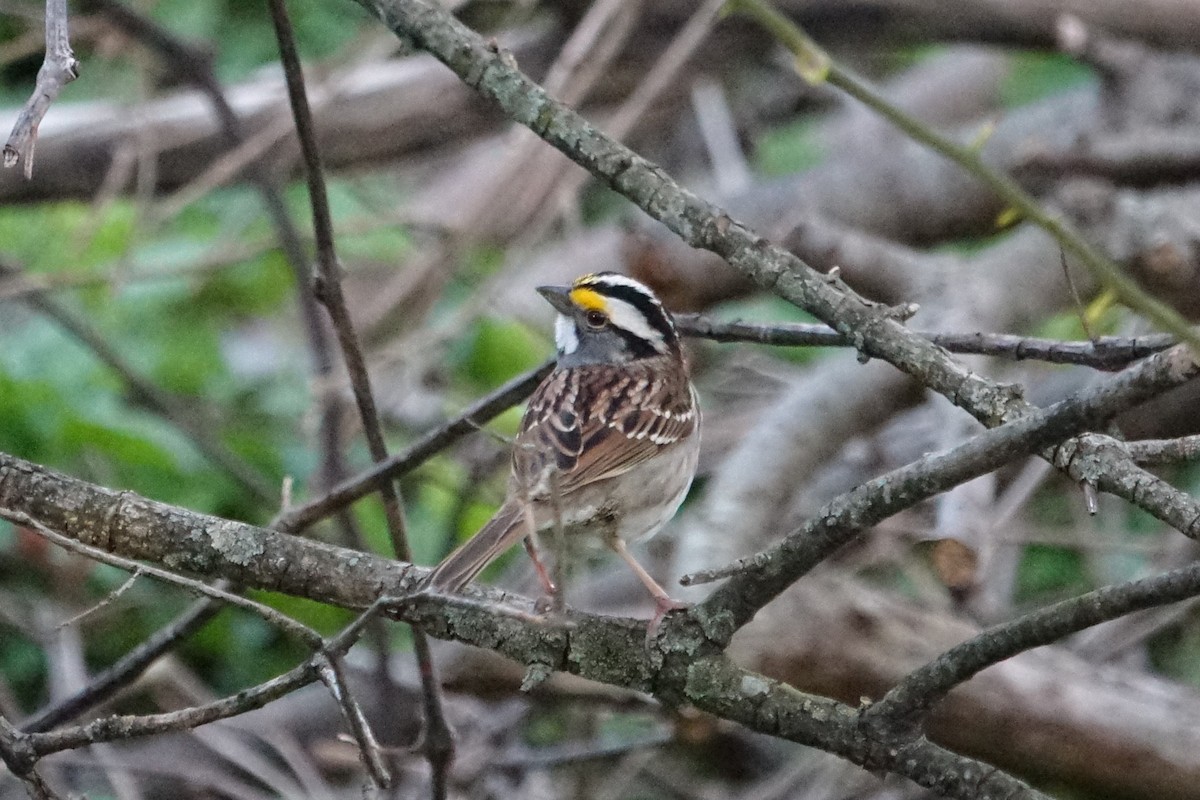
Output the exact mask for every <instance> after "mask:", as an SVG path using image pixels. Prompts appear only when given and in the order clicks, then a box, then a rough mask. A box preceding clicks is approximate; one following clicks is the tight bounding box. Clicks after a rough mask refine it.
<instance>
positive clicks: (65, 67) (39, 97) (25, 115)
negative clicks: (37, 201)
mask: <svg viewBox="0 0 1200 800" xmlns="http://www.w3.org/2000/svg"><path fill="white" fill-rule="evenodd" d="M78 77H79V62H78V61H77V60H76V59H75V54H74V53H73V52H71V40H70V36H69V33H68V29H67V0H46V58H45V60H44V61H43V62H42V67H41V69H39V70H38V74H37V83H36V84H35V85H34V88H33V94H32V95H30V97H29V100H27V101H26V103H25V106H24V107H23V108H22V109H21V114H20V115H19V116H18V117H17V122H16V124H15V125H13V129H12V133H11V134H9V136H8V141H7V142H6V143H5V145H4V166H6V167H15V166H16V165H17V164H19V163H21V162H22V161H23V162H24V163H25V179H26V180H29V179H30V178H32V177H33V151H34V148H35V146H36V144H37V132H38V126H39V125H41V124H42V119H43V118H44V117H45V116H46V112H47V111H49V110H50V105H51V104H52V103H53V102H54V101H55V100H57V99H58V93H59V92H61V91H62V89H63V87H64V86H66V85H67V84H68V83H70V82H71V81H73V80H75V79H76V78H78Z"/></svg>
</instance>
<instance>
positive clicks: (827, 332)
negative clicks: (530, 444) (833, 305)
mask: <svg viewBox="0 0 1200 800" xmlns="http://www.w3.org/2000/svg"><path fill="white" fill-rule="evenodd" d="M675 320H676V322H677V323H678V325H679V330H680V332H681V333H683V334H685V335H688V336H696V337H699V338H702V339H712V340H713V341H717V342H756V343H758V344H771V345H784V346H800V347H853V346H854V338H853V336H851V335H847V334H841V333H838V332H837V331H835V330H833V329H831V328H829V327H828V326H826V325H819V324H806V323H801V322H793V323H770V324H761V323H751V322H718V321H716V320H712V319H709V318H707V317H702V316H699V315H694V314H680V315H678V316H676V318H675ZM913 333H914V334H915V335H917V336H920V337H922V338H924V339H927V340H928V341H930V342H932V343H933V344H935V345H937V346H938V347H941V348H944V349H946V350H948V351H949V352H951V353H961V354H968V355H983V356H998V357H1000V358H1009V359H1012V360H1014V361H1024V360H1034V361H1047V362H1049V363H1051V364H1078V365H1080V366H1085V367H1093V368H1095V369H1102V370H1118V369H1122V368H1124V367H1125V366H1127V365H1128V364H1129V363H1130V362H1131V361H1137V360H1138V359H1140V358H1145V357H1146V356H1148V355H1151V354H1153V353H1158V352H1161V351H1163V350H1166V349H1167V348H1168V347H1170V346H1172V345H1173V344H1175V343H1176V341H1177V340H1176V339H1175V337H1174V336H1171V335H1170V334H1153V335H1150V336H1134V337H1125V336H1100V337H1097V338H1096V339H1094V340H1090V341H1083V342H1070V341H1062V340H1057V339H1039V338H1036V337H1032V336H1017V335H1014V334H1008V333H939V332H936V331H913Z"/></svg>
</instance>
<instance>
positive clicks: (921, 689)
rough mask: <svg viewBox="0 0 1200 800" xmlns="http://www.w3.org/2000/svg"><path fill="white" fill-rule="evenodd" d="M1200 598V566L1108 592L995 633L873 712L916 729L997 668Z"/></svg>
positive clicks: (933, 666) (957, 650) (919, 676)
mask: <svg viewBox="0 0 1200 800" xmlns="http://www.w3.org/2000/svg"><path fill="white" fill-rule="evenodd" d="M1198 594H1200V564H1192V565H1190V566H1187V567H1183V568H1181V569H1177V570H1172V571H1171V572H1165V573H1163V574H1161V575H1155V576H1154V577H1151V578H1143V579H1142V580H1137V581H1130V582H1128V583H1122V584H1117V585H1115V586H1105V587H1102V588H1100V589H1096V590H1095V591H1091V592H1087V593H1086V594H1081V595H1079V596H1078V597H1072V598H1071V599H1070V600H1064V601H1063V602H1061V603H1056V604H1055V605H1052V606H1049V607H1047V608H1043V609H1039V610H1038V611H1035V612H1033V613H1032V614H1026V615H1025V616H1023V617H1019V618H1018V619H1014V620H1012V621H1011V622H1006V623H1004V624H1002V625H997V626H995V627H992V628H989V629H988V630H986V631H983V632H982V633H980V634H978V635H976V636H974V637H972V638H971V639H968V640H967V641H965V642H963V643H962V644H959V645H955V646H954V647H952V648H950V649H949V650H947V651H946V652H944V653H942V654H941V655H940V656H938V657H937V658H936V659H934V660H933V661H930V662H929V663H928V664H925V665H924V666H922V667H920V668H918V669H916V670H914V671H913V672H911V673H909V674H908V675H907V676H906V677H905V678H904V679H903V680H902V681H900V683H899V684H898V685H897V686H896V687H895V688H893V689H892V690H891V691H889V692H888V693H887V694H886V695H885V696H884V697H883V699H882V700H880V701H879V702H878V703H875V704H874V705H873V706H871V708H870V709H868V710H867V712H866V714H867V715H868V716H870V717H874V718H877V719H878V718H887V719H889V720H890V721H892V722H899V721H904V722H905V723H906V724H911V723H913V722H915V721H916V719H917V718H918V717H919V716H921V715H922V714H923V713H924V712H926V711H927V710H928V709H930V708H931V707H933V705H934V704H936V703H937V702H938V701H939V700H941V699H942V698H943V697H945V696H946V694H947V693H948V692H949V691H950V690H951V689H953V688H954V687H955V686H957V685H958V684H960V683H963V682H964V681H966V680H968V679H969V678H970V677H971V676H972V675H975V674H976V673H978V672H980V671H981V670H984V669H986V668H987V667H989V666H991V665H992V664H996V663H999V662H1000V661H1003V660H1005V659H1006V658H1012V657H1013V656H1015V655H1017V654H1018V653H1023V652H1025V651H1026V650H1032V649H1033V648H1035V647H1041V646H1042V645H1046V644H1050V643H1052V642H1055V641H1057V640H1059V639H1062V638H1063V637H1065V636H1068V635H1070V634H1072V633H1076V632H1078V631H1081V630H1083V629H1085V628H1090V627H1092V626H1094V625H1099V624H1100V623H1102V622H1107V621H1109V620H1112V619H1116V618H1117V617H1121V616H1124V615H1126V614H1131V613H1133V612H1134V611H1141V610H1142V609H1146V608H1155V607H1157V606H1162V605H1167V604H1169V603H1177V602H1179V601H1181V600H1187V599H1189V598H1192V597H1195V596H1196V595H1198Z"/></svg>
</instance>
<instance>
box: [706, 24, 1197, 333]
mask: <svg viewBox="0 0 1200 800" xmlns="http://www.w3.org/2000/svg"><path fill="white" fill-rule="evenodd" d="M725 10H726V12H727V13H730V14H743V15H745V16H747V17H750V18H751V19H753V20H754V21H755V22H757V23H758V24H759V25H761V26H762V27H763V28H765V29H766V30H767V31H768V32H769V33H771V34H772V35H773V36H775V38H777V39H778V40H779V41H780V43H781V44H783V46H784V47H786V48H787V49H788V50H789V51H790V52H791V53H792V55H793V56H794V57H795V68H796V72H797V73H799V75H800V77H801V78H803V79H804V80H805V81H807V82H808V83H810V84H813V85H817V84H821V83H828V84H830V85H831V86H836V87H837V88H839V89H841V90H842V91H844V92H845V93H846V94H848V95H850V96H851V97H853V98H854V99H856V100H858V101H860V102H861V103H863V104H864V105H866V106H867V107H868V108H870V109H872V110H873V111H875V112H877V113H878V114H879V115H880V116H882V117H883V118H884V119H886V120H887V121H888V122H891V123H892V124H893V125H895V126H896V127H897V128H899V129H900V130H901V131H903V132H904V133H905V134H907V135H908V136H909V138H911V139H912V140H913V141H915V142H919V143H920V144H923V145H925V146H926V147H929V148H930V149H932V150H934V151H935V152H938V153H941V154H942V155H943V156H945V157H946V158H949V159H950V160H951V161H953V162H955V163H956V164H958V165H959V166H961V167H962V168H963V169H965V170H967V172H969V173H971V174H972V175H974V176H975V177H976V178H978V179H979V180H981V181H983V182H984V183H986V184H987V185H988V186H989V187H991V189H992V191H994V192H996V194H998V195H999V196H1000V197H1001V198H1003V199H1004V201H1005V202H1006V203H1008V204H1009V205H1011V206H1012V207H1013V208H1015V209H1016V210H1017V211H1018V212H1019V213H1020V214H1021V216H1023V217H1025V219H1028V220H1029V221H1030V222H1032V223H1033V224H1035V225H1037V226H1038V227H1039V228H1041V229H1043V230H1044V231H1046V232H1047V233H1049V234H1050V235H1051V236H1053V237H1054V239H1055V241H1057V242H1058V243H1059V245H1060V246H1061V247H1062V249H1063V250H1064V251H1065V252H1067V253H1070V254H1071V255H1072V256H1074V257H1075V258H1078V259H1079V261H1080V262H1081V263H1082V264H1083V265H1084V266H1085V267H1086V268H1087V269H1088V270H1089V271H1090V272H1091V273H1092V274H1093V275H1094V276H1095V277H1096V279H1097V280H1098V281H1100V283H1101V285H1103V286H1104V287H1105V288H1106V289H1109V290H1110V291H1112V292H1113V294H1114V295H1116V297H1117V298H1118V299H1119V300H1120V301H1121V302H1122V303H1124V304H1125V305H1126V306H1128V307H1129V308H1131V309H1132V310H1134V311H1136V312H1138V313H1139V314H1142V315H1143V316H1145V317H1146V318H1147V319H1149V320H1151V321H1152V322H1154V323H1155V324H1157V325H1158V326H1159V327H1161V328H1163V329H1164V330H1166V331H1168V332H1170V333H1173V334H1174V335H1175V336H1177V337H1179V340H1180V341H1182V342H1186V343H1187V345H1188V346H1189V347H1190V348H1191V349H1192V351H1193V352H1195V353H1200V335H1198V334H1197V333H1196V332H1195V331H1193V330H1192V328H1191V326H1190V325H1188V323H1187V321H1186V320H1185V319H1184V318H1183V317H1181V316H1180V315H1179V314H1178V313H1177V312H1176V311H1175V310H1174V309H1173V308H1171V307H1170V306H1168V305H1167V304H1166V303H1163V302H1162V301H1160V300H1158V299H1156V298H1154V297H1152V296H1151V295H1149V294H1147V293H1146V292H1145V291H1143V290H1142V289H1141V287H1139V286H1138V285H1137V283H1136V282H1135V281H1134V280H1133V279H1132V278H1130V277H1129V276H1128V275H1126V274H1125V272H1124V271H1123V270H1122V269H1121V268H1120V267H1119V266H1117V264H1116V263H1115V262H1114V261H1112V260H1111V259H1110V258H1108V257H1107V256H1105V255H1103V254H1102V253H1100V252H1099V251H1098V250H1096V249H1095V248H1093V247H1092V246H1091V245H1089V244H1088V243H1087V242H1086V241H1084V239H1083V237H1081V236H1080V235H1079V233H1078V232H1077V231H1076V230H1075V229H1074V228H1073V227H1072V226H1071V224H1070V223H1069V222H1067V221H1066V220H1065V219H1062V218H1061V217H1059V216H1057V215H1054V214H1051V213H1050V212H1048V211H1046V210H1045V209H1044V208H1042V207H1041V206H1040V205H1039V204H1038V202H1037V201H1036V200H1034V199H1033V197H1032V196H1030V195H1029V194H1028V193H1027V192H1026V191H1025V190H1024V189H1022V188H1021V187H1020V185H1018V184H1017V182H1016V181H1014V180H1013V179H1012V178H1010V177H1008V176H1007V175H1004V174H1002V173H1000V172H997V171H996V170H994V169H992V168H991V167H990V166H988V165H987V164H986V163H984V161H983V159H982V158H980V156H979V153H978V152H977V151H976V150H975V149H973V148H971V147H965V146H963V145H961V144H958V143H957V142H954V141H952V140H950V139H948V138H947V137H945V136H942V135H941V134H939V133H937V132H936V131H934V130H933V129H931V128H930V127H929V126H927V125H925V124H924V123H923V122H921V121H920V120H919V119H917V118H916V117H913V116H911V115H909V114H907V113H905V112H904V111H902V110H900V109H899V108H897V107H896V106H894V105H892V104H891V103H889V102H888V101H887V100H885V99H884V98H883V97H882V96H881V95H880V94H879V93H878V92H876V91H875V89H873V88H872V87H871V86H870V85H868V84H867V82H866V81H864V80H863V79H861V78H859V77H858V76H857V75H855V74H854V73H852V72H851V71H850V70H848V69H846V68H845V67H843V66H841V65H840V64H838V63H837V62H836V61H834V60H833V59H832V58H831V57H830V56H829V54H828V53H826V52H825V51H824V50H823V49H821V47H820V45H818V44H817V43H816V42H814V41H813V40H812V39H811V38H810V37H809V36H808V34H806V33H805V32H804V31H803V30H802V29H801V28H800V27H799V26H798V25H796V24H795V23H794V22H792V21H791V20H790V19H788V18H787V17H785V16H784V15H783V14H780V13H779V12H778V11H776V10H775V9H774V8H772V7H771V6H770V5H769V4H768V3H767V2H765V0H729V2H728V3H726V5H725Z"/></svg>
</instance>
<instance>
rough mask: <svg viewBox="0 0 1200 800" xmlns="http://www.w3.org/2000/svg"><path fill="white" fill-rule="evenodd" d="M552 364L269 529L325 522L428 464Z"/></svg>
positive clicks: (517, 398) (520, 395) (524, 393)
mask: <svg viewBox="0 0 1200 800" xmlns="http://www.w3.org/2000/svg"><path fill="white" fill-rule="evenodd" d="M553 366H554V364H553V362H549V361H548V362H546V363H544V364H542V365H541V366H539V367H536V368H534V369H532V370H530V371H528V372H525V373H522V374H521V375H518V376H517V377H515V378H513V379H512V380H510V381H509V382H508V383H506V384H504V385H503V386H500V387H498V388H496V389H494V390H493V391H491V392H489V393H488V394H486V395H484V396H483V397H481V398H479V399H478V400H476V401H475V402H474V403H472V404H471V405H469V406H467V408H466V409H464V410H463V412H462V413H461V414H459V415H458V416H457V417H455V418H454V419H452V420H450V421H449V422H447V423H445V424H444V425H442V426H441V427H439V428H435V429H434V430H432V431H430V432H429V433H427V434H425V435H424V436H422V437H421V438H420V439H418V440H417V441H416V442H414V443H413V444H412V445H410V446H409V447H408V449H407V450H405V451H404V452H402V453H396V454H395V455H393V456H389V457H388V458H387V459H386V460H385V461H381V462H379V463H378V464H376V465H375V466H374V467H372V468H371V469H369V470H366V471H364V472H361V473H359V474H358V475H355V476H354V477H352V478H348V479H347V480H344V481H342V482H341V483H339V484H338V485H337V486H335V487H333V488H332V489H330V490H329V492H328V493H327V494H325V495H324V496H322V497H318V498H315V499H313V500H310V501H309V502H307V503H304V504H303V505H299V506H296V507H294V508H289V509H286V510H285V511H283V512H282V513H280V514H279V515H278V516H277V517H276V518H275V519H273V520H272V521H271V522H270V524H269V525H268V526H267V527H270V528H274V529H275V530H280V531H287V532H289V533H298V532H299V531H302V530H304V529H305V528H307V527H309V526H310V525H313V524H315V523H317V522H319V521H320V520H322V519H325V518H326V517H328V516H329V515H330V514H332V513H334V512H335V511H337V510H338V509H340V508H344V507H345V506H347V505H349V504H350V503H353V502H354V501H355V500H358V499H359V498H361V497H366V496H367V495H368V494H370V493H371V492H373V491H376V489H377V488H378V487H379V486H380V485H382V484H383V483H386V482H389V481H394V480H397V479H398V478H400V477H401V476H402V475H404V474H406V473H408V472H411V471H412V470H414V469H416V468H417V467H419V466H420V465H421V464H423V463H425V462H426V461H427V460H429V459H430V458H432V457H433V456H435V455H437V454H438V453H440V452H441V451H443V450H445V449H446V448H447V447H450V446H451V445H452V444H454V443H455V442H457V441H458V440H459V439H462V438H463V437H464V436H467V435H468V434H471V433H474V432H475V431H477V430H479V427H480V426H481V425H485V424H487V423H488V422H490V421H491V420H492V419H494V418H495V417H497V416H499V415H500V414H502V413H503V412H504V411H506V410H507V409H509V408H511V407H512V406H514V405H516V404H517V403H519V402H521V401H522V400H524V399H525V398H526V397H528V396H529V395H530V393H531V392H533V390H534V388H535V387H536V386H537V385H538V383H540V382H541V380H542V378H544V377H546V375H547V374H549V372H550V369H551V368H552V367H553Z"/></svg>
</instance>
